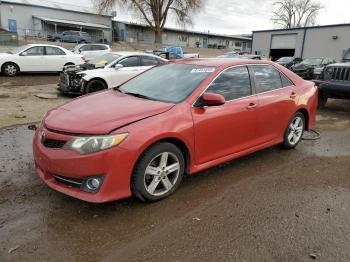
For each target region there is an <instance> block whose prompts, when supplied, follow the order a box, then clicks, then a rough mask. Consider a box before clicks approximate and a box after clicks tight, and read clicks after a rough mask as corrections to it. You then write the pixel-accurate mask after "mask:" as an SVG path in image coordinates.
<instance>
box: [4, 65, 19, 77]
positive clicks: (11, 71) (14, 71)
mask: <svg viewBox="0 0 350 262" xmlns="http://www.w3.org/2000/svg"><path fill="white" fill-rule="evenodd" d="M1 72H2V73H3V75H5V76H10V77H12V76H16V75H18V74H19V72H20V70H19V67H18V65H16V64H15V63H12V62H8V63H5V64H4V65H3V66H2V68H1Z"/></svg>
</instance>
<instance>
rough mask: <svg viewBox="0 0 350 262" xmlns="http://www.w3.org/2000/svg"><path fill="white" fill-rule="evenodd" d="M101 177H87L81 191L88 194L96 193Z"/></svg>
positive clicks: (101, 180) (100, 183)
mask: <svg viewBox="0 0 350 262" xmlns="http://www.w3.org/2000/svg"><path fill="white" fill-rule="evenodd" d="M102 182H103V176H95V177H89V178H87V179H85V181H84V182H83V184H82V185H81V190H82V191H85V192H89V193H97V192H98V191H99V189H100V187H101V185H102Z"/></svg>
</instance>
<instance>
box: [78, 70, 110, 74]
mask: <svg viewBox="0 0 350 262" xmlns="http://www.w3.org/2000/svg"><path fill="white" fill-rule="evenodd" d="M107 71H109V70H107V69H106V68H96V69H88V70H85V71H82V72H78V73H77V74H78V75H79V74H100V73H105V72H107Z"/></svg>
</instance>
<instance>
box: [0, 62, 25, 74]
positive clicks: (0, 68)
mask: <svg viewBox="0 0 350 262" xmlns="http://www.w3.org/2000/svg"><path fill="white" fill-rule="evenodd" d="M8 63H11V64H15V65H16V66H17V67H18V70H19V71H21V67H20V66H19V64H17V63H16V62H13V61H6V62H3V63H2V64H1V66H0V70H1V72H2V70H3V67H4V65H6V64H8Z"/></svg>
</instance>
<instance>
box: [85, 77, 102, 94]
mask: <svg viewBox="0 0 350 262" xmlns="http://www.w3.org/2000/svg"><path fill="white" fill-rule="evenodd" d="M106 88H107V86H106V85H105V83H103V82H102V81H101V80H97V79H96V80H92V81H90V82H88V83H87V84H86V88H85V94H88V93H94V92H98V91H101V90H104V89H106Z"/></svg>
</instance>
